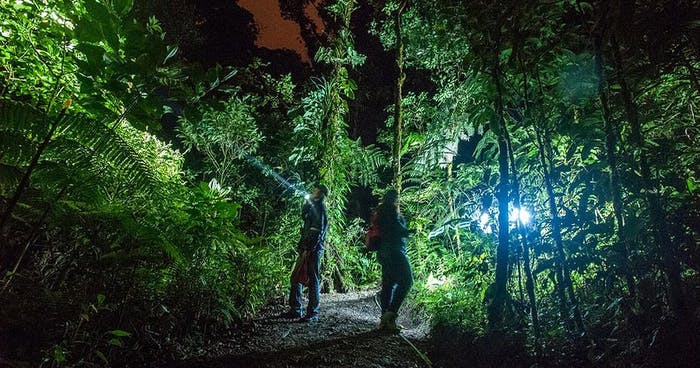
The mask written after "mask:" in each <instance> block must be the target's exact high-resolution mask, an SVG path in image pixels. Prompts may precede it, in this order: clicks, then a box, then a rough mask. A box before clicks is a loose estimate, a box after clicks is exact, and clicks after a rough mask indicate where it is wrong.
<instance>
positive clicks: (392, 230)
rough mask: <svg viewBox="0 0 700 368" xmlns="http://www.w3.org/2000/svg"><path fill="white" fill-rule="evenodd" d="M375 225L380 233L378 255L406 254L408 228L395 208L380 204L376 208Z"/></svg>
mask: <svg viewBox="0 0 700 368" xmlns="http://www.w3.org/2000/svg"><path fill="white" fill-rule="evenodd" d="M376 221H377V226H379V231H380V233H381V239H382V240H381V245H380V246H379V251H378V252H379V255H380V256H382V255H392V254H396V253H403V254H406V241H407V240H408V228H407V227H406V219H404V217H403V216H401V214H400V213H398V212H397V211H396V209H395V208H391V207H388V206H387V207H385V206H384V205H380V206H379V207H378V208H377V220H376Z"/></svg>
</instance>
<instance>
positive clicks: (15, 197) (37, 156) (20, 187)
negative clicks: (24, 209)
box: [0, 106, 68, 237]
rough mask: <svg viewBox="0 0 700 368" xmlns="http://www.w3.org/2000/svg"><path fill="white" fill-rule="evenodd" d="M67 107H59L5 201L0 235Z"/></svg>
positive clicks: (0, 222) (0, 220) (0, 219)
mask: <svg viewBox="0 0 700 368" xmlns="http://www.w3.org/2000/svg"><path fill="white" fill-rule="evenodd" d="M67 108H68V107H67V106H66V107H65V108H63V109H61V112H60V113H59V115H58V117H57V118H56V120H55V121H54V122H53V124H51V128H49V131H48V133H46V135H45V136H44V139H43V140H42V142H41V144H39V147H37V150H36V152H35V153H34V155H33V156H32V160H31V161H30V162H29V166H27V170H26V171H25V172H24V175H22V178H21V179H20V181H19V184H18V185H17V189H15V192H14V194H12V197H10V199H9V200H8V201H7V207H6V208H5V212H3V213H2V216H1V217H0V237H2V232H3V230H4V228H5V224H6V223H7V220H8V219H9V218H10V215H11V214H12V211H13V210H14V209H15V206H16V205H17V202H19V199H20V197H21V196H22V193H23V192H24V190H25V189H27V187H28V186H29V182H30V179H31V176H32V173H33V172H34V169H36V166H37V165H38V164H39V159H40V158H41V155H42V154H43V153H44V150H45V149H46V147H48V145H49V143H50V142H51V138H53V135H54V133H55V132H56V128H58V125H59V124H60V123H61V121H62V120H63V117H64V116H65V115H66V110H67Z"/></svg>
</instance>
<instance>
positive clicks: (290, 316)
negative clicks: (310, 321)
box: [279, 310, 301, 319]
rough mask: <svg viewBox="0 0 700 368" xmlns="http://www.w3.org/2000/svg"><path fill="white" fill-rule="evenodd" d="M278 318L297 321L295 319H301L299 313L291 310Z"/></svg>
mask: <svg viewBox="0 0 700 368" xmlns="http://www.w3.org/2000/svg"><path fill="white" fill-rule="evenodd" d="M279 318H285V319H297V318H301V313H299V312H296V311H293V310H288V311H286V312H284V313H282V314H280V315H279Z"/></svg>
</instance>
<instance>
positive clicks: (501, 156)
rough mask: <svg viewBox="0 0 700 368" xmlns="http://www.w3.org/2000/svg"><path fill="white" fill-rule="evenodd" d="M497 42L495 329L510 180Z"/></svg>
mask: <svg viewBox="0 0 700 368" xmlns="http://www.w3.org/2000/svg"><path fill="white" fill-rule="evenodd" d="M499 50H500V42H496V47H495V51H496V54H495V56H496V57H495V59H494V60H495V62H494V72H493V82H494V84H495V86H496V99H495V105H496V106H495V110H496V111H495V112H496V114H495V115H496V116H495V118H496V127H497V129H498V132H497V135H498V138H497V140H498V173H499V177H500V180H499V183H498V189H497V191H496V198H497V199H498V247H497V249H496V280H495V283H494V287H495V288H494V298H493V302H492V303H491V305H490V306H489V308H488V319H489V328H490V329H491V330H495V329H498V328H499V327H500V326H501V325H502V324H503V309H504V306H505V300H506V296H507V293H508V291H507V289H506V285H507V283H508V251H509V249H508V248H509V239H508V238H509V230H508V202H509V193H508V192H509V187H510V177H509V170H508V145H507V143H506V138H505V121H504V119H503V90H502V86H501V70H500V65H499V61H498V60H499V59H498V57H499Z"/></svg>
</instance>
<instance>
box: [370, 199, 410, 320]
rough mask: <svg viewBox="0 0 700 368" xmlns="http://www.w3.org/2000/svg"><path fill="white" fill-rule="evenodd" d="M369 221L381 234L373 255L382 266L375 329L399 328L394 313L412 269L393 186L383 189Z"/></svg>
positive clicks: (406, 234)
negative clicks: (379, 308)
mask: <svg viewBox="0 0 700 368" xmlns="http://www.w3.org/2000/svg"><path fill="white" fill-rule="evenodd" d="M373 221H374V222H375V226H377V227H378V229H379V233H380V234H381V235H380V238H381V240H380V243H379V247H378V249H377V259H378V260H379V263H380V264H381V266H382V290H381V292H380V298H379V299H380V306H381V308H382V316H381V318H380V323H379V329H382V330H388V331H391V332H399V330H400V327H399V326H398V325H397V324H396V317H397V315H398V312H399V308H401V304H402V303H403V301H404V298H405V297H406V294H408V291H409V290H410V289H411V286H412V285H413V272H412V271H411V264H410V262H409V260H408V256H407V255H406V241H407V240H408V234H409V231H408V228H407V227H406V220H405V219H404V217H403V216H402V215H401V213H400V212H399V208H398V192H397V191H396V190H394V189H390V190H389V191H387V192H386V194H385V195H384V198H383V200H382V203H381V204H380V205H379V206H378V207H377V210H376V213H375V217H374V220H373Z"/></svg>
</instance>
